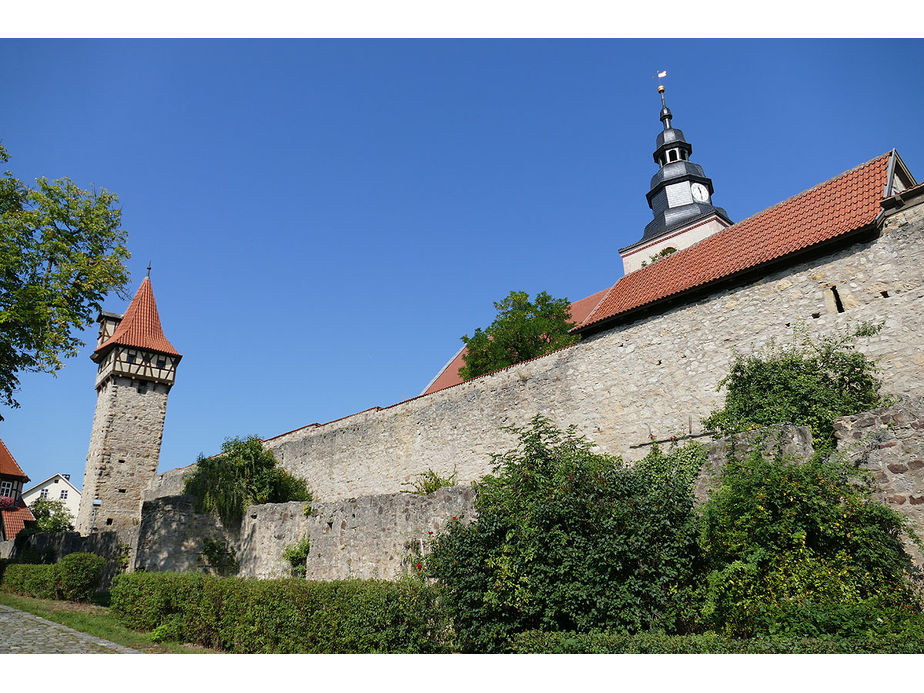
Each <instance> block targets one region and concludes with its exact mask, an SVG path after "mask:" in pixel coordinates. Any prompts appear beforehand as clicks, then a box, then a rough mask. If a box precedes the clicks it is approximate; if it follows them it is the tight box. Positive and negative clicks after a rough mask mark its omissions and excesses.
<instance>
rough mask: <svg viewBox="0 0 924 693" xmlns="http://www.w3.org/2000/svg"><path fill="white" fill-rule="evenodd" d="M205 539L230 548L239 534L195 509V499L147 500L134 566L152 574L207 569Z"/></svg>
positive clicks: (142, 508)
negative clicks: (203, 553) (204, 554)
mask: <svg viewBox="0 0 924 693" xmlns="http://www.w3.org/2000/svg"><path fill="white" fill-rule="evenodd" d="M206 540H212V541H220V542H222V543H224V544H225V545H227V546H231V547H233V546H235V545H236V544H237V533H236V532H233V531H229V530H227V529H226V528H225V527H224V526H223V525H222V524H221V522H220V521H219V520H218V519H217V518H215V517H213V516H212V515H207V514H200V513H197V512H195V510H194V508H193V498H192V496H163V497H160V498H155V499H153V500H146V501H145V502H144V504H143V505H142V507H141V525H140V527H139V528H138V543H137V550H136V555H135V560H134V562H133V566H134V569H135V570H147V571H150V572H164V571H168V570H171V571H176V572H187V571H195V570H203V569H205V567H206V566H205V564H204V563H203V560H202V549H203V546H204V542H205V541H206Z"/></svg>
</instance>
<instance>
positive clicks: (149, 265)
mask: <svg viewBox="0 0 924 693" xmlns="http://www.w3.org/2000/svg"><path fill="white" fill-rule="evenodd" d="M150 278H151V261H150V260H148V279H150Z"/></svg>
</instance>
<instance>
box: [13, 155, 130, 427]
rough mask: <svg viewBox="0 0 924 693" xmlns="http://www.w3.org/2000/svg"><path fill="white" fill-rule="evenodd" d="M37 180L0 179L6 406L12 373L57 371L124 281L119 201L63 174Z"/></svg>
mask: <svg viewBox="0 0 924 693" xmlns="http://www.w3.org/2000/svg"><path fill="white" fill-rule="evenodd" d="M8 159H9V156H8V155H7V151H6V149H5V148H4V147H3V145H0V161H7V160H8ZM35 183H36V187H34V188H32V187H29V186H27V185H26V184H24V183H23V182H22V181H20V180H19V179H17V178H16V177H14V176H13V174H12V173H11V172H10V171H7V172H6V173H5V174H4V175H3V177H2V178H0V400H2V401H3V402H4V403H5V404H6V405H7V406H10V407H16V406H18V404H17V402H16V400H15V398H14V396H13V395H14V393H15V392H16V390H17V389H18V388H19V378H18V375H19V374H20V373H23V372H46V373H55V372H57V371H58V370H60V369H61V367H62V366H63V362H62V360H63V359H64V358H68V357H72V356H76V355H77V353H78V350H79V349H80V347H82V346H83V342H82V341H81V340H80V339H79V338H78V337H76V336H75V335H74V333H75V332H78V331H79V330H82V329H84V328H86V327H88V326H89V325H91V324H92V323H93V320H95V318H96V314H97V313H98V312H99V310H100V308H101V304H102V301H103V298H104V297H105V296H106V294H108V293H109V292H110V291H116V292H117V293H119V294H120V295H124V290H125V287H126V285H127V283H128V271H127V270H126V268H125V261H126V260H127V259H128V257H129V252H128V250H127V249H126V247H125V241H126V238H127V234H126V232H125V231H124V230H122V229H120V228H119V224H120V222H121V210H120V209H119V208H118V207H116V206H115V205H116V203H117V202H118V198H117V197H116V196H115V195H114V194H112V193H109V192H107V191H106V190H103V189H100V190H98V191H86V190H81V189H80V188H79V187H77V186H76V185H75V184H74V183H73V182H71V181H70V180H69V179H68V178H61V179H57V180H54V181H51V182H49V181H48V179H46V178H38V179H37V180H36V181H35ZM0 419H2V417H0Z"/></svg>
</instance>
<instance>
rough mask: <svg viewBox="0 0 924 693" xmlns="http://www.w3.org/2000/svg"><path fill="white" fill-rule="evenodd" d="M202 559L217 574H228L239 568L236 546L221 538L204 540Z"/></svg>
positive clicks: (200, 556)
mask: <svg viewBox="0 0 924 693" xmlns="http://www.w3.org/2000/svg"><path fill="white" fill-rule="evenodd" d="M199 558H200V560H201V561H202V562H203V563H205V565H206V566H207V567H208V568H209V569H211V570H212V571H214V572H215V573H216V574H217V575H228V574H230V573H233V572H235V571H236V570H237V567H238V563H237V556H236V555H235V553H234V547H232V546H228V543H227V542H226V541H223V540H221V539H205V540H203V542H202V552H201V553H200V554H199Z"/></svg>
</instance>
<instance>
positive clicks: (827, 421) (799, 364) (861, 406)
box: [703, 324, 888, 451]
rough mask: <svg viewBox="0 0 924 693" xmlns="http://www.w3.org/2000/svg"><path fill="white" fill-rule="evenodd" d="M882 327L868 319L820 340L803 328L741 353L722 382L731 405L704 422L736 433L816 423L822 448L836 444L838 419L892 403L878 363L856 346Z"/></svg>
mask: <svg viewBox="0 0 924 693" xmlns="http://www.w3.org/2000/svg"><path fill="white" fill-rule="evenodd" d="M880 328H881V326H875V325H870V324H864V325H861V326H860V327H859V329H857V330H856V331H855V332H853V333H852V334H848V335H843V336H839V337H822V338H821V339H818V340H813V339H812V338H811V337H810V336H809V335H808V334H807V333H804V332H803V333H802V334H801V335H797V337H796V339H794V341H793V342H792V343H791V344H788V345H778V344H773V343H771V344H770V345H768V346H767V347H766V348H765V349H764V350H763V351H761V352H759V353H756V354H751V355H748V356H741V355H739V356H738V357H737V358H736V359H735V362H734V364H733V365H732V368H731V371H730V372H729V374H728V375H727V376H725V377H724V378H723V379H722V380H721V381H720V382H719V386H718V388H717V389H719V390H721V389H722V388H723V387H724V388H725V389H726V397H725V406H724V407H723V408H722V409H718V410H716V411H713V412H712V413H711V414H710V415H709V417H708V418H706V419H705V420H704V421H703V426H704V427H705V428H706V429H707V430H712V431H715V432H717V433H719V434H721V435H730V434H733V433H738V432H740V431H743V430H747V429H749V428H760V427H764V426H771V425H773V424H778V423H794V424H797V425H802V426H808V427H809V428H810V429H811V431H812V435H813V437H814V439H815V447H816V449H818V450H823V451H831V450H833V449H834V446H835V440H834V419H836V418H838V417H839V416H846V415H848V414H856V413H858V412H861V411H867V410H869V409H875V408H877V407H881V406H885V405H886V404H888V402H887V401H886V400H884V399H883V397H882V396H881V395H880V385H879V380H878V378H877V377H876V366H875V364H874V363H873V362H872V361H871V360H870V359H868V358H867V357H866V356H865V355H864V354H862V353H861V352H859V351H857V349H856V339H857V338H858V337H868V336H871V335H872V334H875V333H876V332H878V331H879V329H880Z"/></svg>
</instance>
